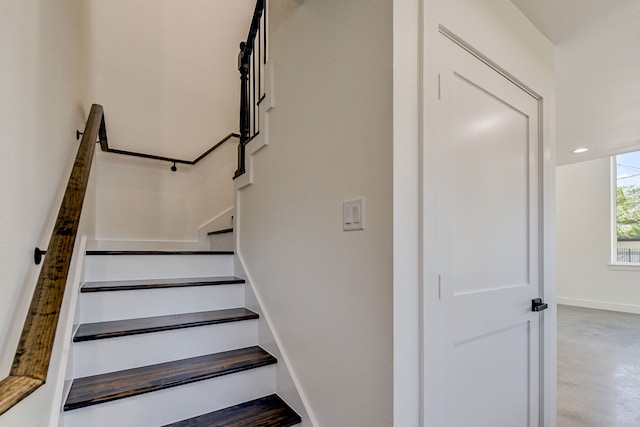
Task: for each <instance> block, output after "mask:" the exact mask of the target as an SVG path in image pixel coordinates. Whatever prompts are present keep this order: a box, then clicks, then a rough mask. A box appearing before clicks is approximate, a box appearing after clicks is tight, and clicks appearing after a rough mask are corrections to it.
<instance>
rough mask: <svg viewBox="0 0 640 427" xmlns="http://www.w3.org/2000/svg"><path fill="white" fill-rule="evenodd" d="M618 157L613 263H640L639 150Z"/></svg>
mask: <svg viewBox="0 0 640 427" xmlns="http://www.w3.org/2000/svg"><path fill="white" fill-rule="evenodd" d="M613 159H614V161H615V166H616V167H615V171H616V179H615V187H614V188H615V199H614V201H615V210H614V212H615V218H614V219H615V222H614V223H615V227H614V239H613V240H614V252H613V262H614V263H624V264H627V263H631V264H640V151H635V152H632V153H627V154H621V155H618V156H614V157H613Z"/></svg>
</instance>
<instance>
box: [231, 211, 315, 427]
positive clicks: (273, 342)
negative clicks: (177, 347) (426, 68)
mask: <svg viewBox="0 0 640 427" xmlns="http://www.w3.org/2000/svg"><path fill="white" fill-rule="evenodd" d="M236 209H237V207H236ZM236 212H237V210H236ZM238 234H239V233H236V239H237V235H238ZM236 248H237V240H236ZM244 266H245V263H244V261H243V258H242V255H241V254H240V252H239V251H238V250H236V254H235V262H234V268H235V273H234V274H236V275H237V276H238V277H244V278H245V279H246V283H245V307H247V308H248V309H250V310H252V311H255V312H256V313H258V315H259V316H260V317H259V318H258V345H260V346H261V347H262V348H264V349H265V350H267V351H268V352H269V353H271V354H272V355H273V356H274V357H276V359H278V364H277V365H275V368H276V393H277V394H278V395H279V396H280V397H282V399H283V400H284V401H285V402H287V404H288V405H289V406H291V407H292V408H293V409H294V410H295V411H296V412H297V413H298V415H300V417H301V418H302V422H301V423H300V427H314V426H319V425H320V424H319V423H318V421H317V418H316V417H315V415H314V414H313V411H312V409H311V405H310V403H309V399H308V398H307V396H306V394H305V393H304V390H303V388H302V385H301V382H300V380H299V378H298V376H297V375H296V374H295V371H294V370H293V369H292V367H291V362H290V359H289V357H288V356H287V353H286V352H285V351H283V350H282V349H283V348H284V346H283V345H282V340H281V339H280V337H279V335H278V333H277V331H276V330H275V328H274V327H273V322H272V321H271V317H270V316H269V312H268V311H267V310H265V309H264V307H265V304H264V302H263V299H262V298H261V297H260V294H259V292H258V291H257V290H256V288H255V286H254V283H255V282H254V280H253V279H252V276H251V273H250V272H249V271H247V270H246V269H245V268H244Z"/></svg>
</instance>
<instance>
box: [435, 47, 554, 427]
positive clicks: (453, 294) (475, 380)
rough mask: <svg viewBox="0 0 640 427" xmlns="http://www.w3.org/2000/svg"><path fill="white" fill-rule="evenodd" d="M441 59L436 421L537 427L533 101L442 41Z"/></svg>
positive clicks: (462, 426)
mask: <svg viewBox="0 0 640 427" xmlns="http://www.w3.org/2000/svg"><path fill="white" fill-rule="evenodd" d="M440 51H441V54H440V95H439V97H440V111H441V117H440V132H439V136H440V138H439V141H438V152H439V156H438V165H439V166H438V248H439V251H438V272H439V298H440V301H439V305H440V309H439V313H440V314H439V327H440V328H441V334H440V337H441V338H442V342H441V345H440V348H441V349H442V354H441V364H442V368H443V369H442V374H441V375H442V376H441V378H440V381H441V389H442V397H443V414H442V420H444V425H446V426H456V427H521V426H539V425H540V398H541V381H540V372H541V360H542V358H541V342H542V338H543V337H542V332H541V328H540V325H541V316H542V315H543V314H542V313H540V312H535V311H533V310H532V299H534V298H537V297H539V296H540V295H541V291H542V287H541V286H542V284H541V264H540V263H541V261H540V260H541V256H540V255H541V254H540V241H541V237H540V236H541V234H540V233H541V229H542V228H541V217H540V214H539V212H540V191H539V174H540V168H541V165H540V162H539V148H540V141H539V139H540V136H539V118H538V114H539V112H538V107H539V106H538V102H539V101H538V100H537V99H535V98H534V97H532V96H531V95H530V94H528V93H527V92H525V91H524V90H523V89H521V88H520V87H518V86H517V85H516V84H514V83H513V82H512V81H510V80H508V79H507V78H506V77H504V76H503V75H502V74H500V73H498V72H497V71H496V70H494V69H493V68H492V67H490V66H489V65H487V64H486V63H485V62H483V61H481V60H479V59H478V58H477V57H476V56H474V55H472V54H471V53H469V52H468V51H467V50H465V49H463V48H462V47H460V46H459V45H458V44H456V43H454V42H453V41H451V40H450V39H449V38H448V37H446V36H444V35H442V36H441V40H440ZM425 425H428V423H426V424H425Z"/></svg>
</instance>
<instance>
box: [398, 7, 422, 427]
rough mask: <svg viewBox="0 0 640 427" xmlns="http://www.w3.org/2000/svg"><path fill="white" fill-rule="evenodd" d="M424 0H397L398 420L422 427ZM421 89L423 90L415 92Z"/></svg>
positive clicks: (407, 424)
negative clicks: (421, 316) (422, 38)
mask: <svg viewBox="0 0 640 427" xmlns="http://www.w3.org/2000/svg"><path fill="white" fill-rule="evenodd" d="M422 7H423V4H422V1H421V0H409V1H402V2H399V1H394V2H393V27H394V29H393V195H394V196H393V421H394V425H395V426H419V425H420V418H421V401H422V389H423V387H422V386H421V382H422V377H423V373H422V369H421V351H420V349H421V338H422V333H421V329H420V312H421V311H422V304H421V297H420V247H421V234H420V204H421V200H422V196H421V195H420V188H419V184H420V140H421V138H422V135H421V134H422V120H421V115H422V112H421V111H422V108H421V105H422V103H423V101H422V96H421V88H422V74H421V73H422V66H423V65H422V60H423V59H422V58H423V57H422V46H421V43H420V38H421V35H422V34H423V28H422V25H423V22H422ZM416 89H418V90H416Z"/></svg>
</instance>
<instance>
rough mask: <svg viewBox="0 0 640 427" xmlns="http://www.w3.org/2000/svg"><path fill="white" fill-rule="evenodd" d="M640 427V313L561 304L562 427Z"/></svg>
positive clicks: (559, 337) (559, 366)
mask: <svg viewBox="0 0 640 427" xmlns="http://www.w3.org/2000/svg"><path fill="white" fill-rule="evenodd" d="M627 426H629V427H638V426H640V315H637V314H627V313H618V312H614V311H605V310H593V309H588V308H580V307H571V306H566V305H560V306H558V427H627Z"/></svg>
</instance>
